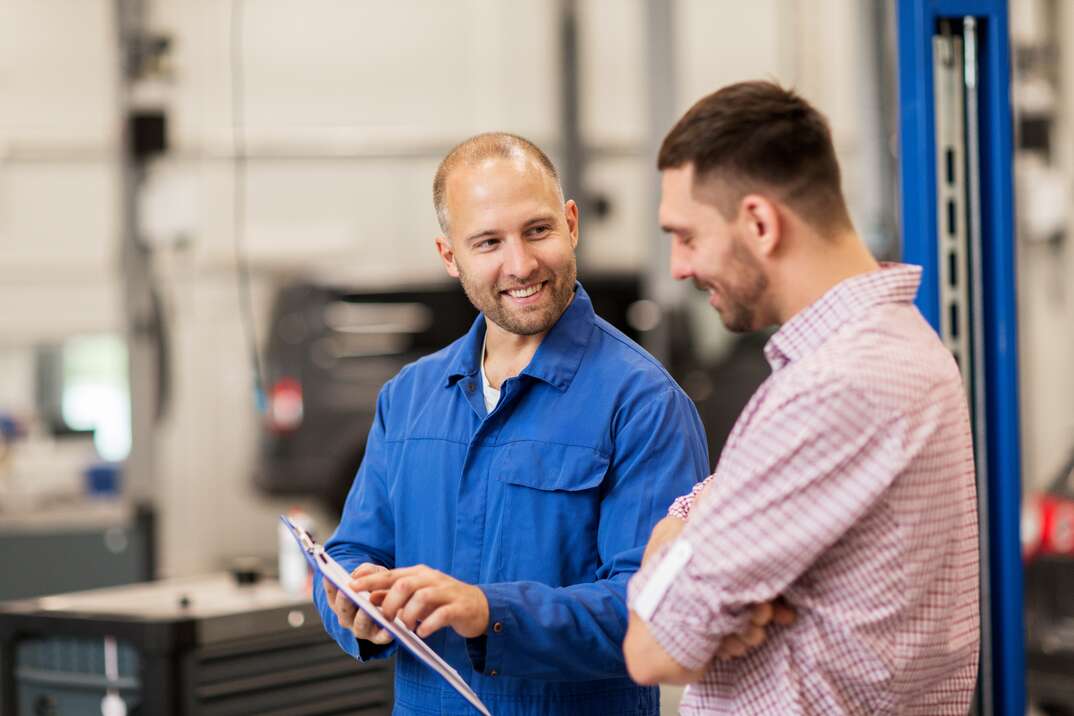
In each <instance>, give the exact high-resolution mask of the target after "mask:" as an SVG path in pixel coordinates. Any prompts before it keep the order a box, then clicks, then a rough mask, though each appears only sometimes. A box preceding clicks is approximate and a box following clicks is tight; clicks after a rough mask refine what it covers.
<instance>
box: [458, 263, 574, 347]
mask: <svg viewBox="0 0 1074 716" xmlns="http://www.w3.org/2000/svg"><path fill="white" fill-rule="evenodd" d="M577 278H578V265H577V261H576V260H575V259H574V257H573V256H572V257H571V261H570V264H569V265H568V266H567V267H566V268H565V269H564V270H563V272H562V273H560V274H558V275H553V276H550V277H549V278H548V279H547V280H548V284H547V285H546V286H545V287H544V290H546V291H548V292H549V294H550V300H549V301H548V302H547V303H546V304H545V305H544V306H543V307H541V308H534V309H526V308H523V309H522V310H514V311H512V310H511V309H510V308H509V304H508V303H507V301H508V300H509V299H505V298H504V297H503V295H502V294H501V293H500V289H498V288H496V287H493V288H484V287H482V286H479V285H476V283H475V282H474V281H471V280H470V278H469V276H467V274H466V272H465V271H463V270H462V268H461V267H459V282H460V283H461V284H462V290H463V291H465V292H466V297H467V298H469V299H470V303H472V304H473V305H474V308H476V309H477V310H479V311H481V312H482V313H483V314H485V318H487V319H489V320H490V321H492V322H493V323H495V324H496V325H497V326H499V327H500V328H502V329H504V330H505V331H507V332H508V333H513V334H514V335H516V336H533V335H537V334H539V333H544V332H545V331H547V330H548V329H550V328H551V327H552V326H554V325H555V324H556V321H558V320H559V317H560V316H562V315H563V312H564V311H565V310H567V306H568V305H570V302H571V299H572V298H573V297H574V283H575V281H576V280H577Z"/></svg>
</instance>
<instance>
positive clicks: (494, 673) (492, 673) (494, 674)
mask: <svg viewBox="0 0 1074 716" xmlns="http://www.w3.org/2000/svg"><path fill="white" fill-rule="evenodd" d="M498 673H500V672H498V671H496V669H493V670H492V671H490V672H489V676H496V674H498Z"/></svg>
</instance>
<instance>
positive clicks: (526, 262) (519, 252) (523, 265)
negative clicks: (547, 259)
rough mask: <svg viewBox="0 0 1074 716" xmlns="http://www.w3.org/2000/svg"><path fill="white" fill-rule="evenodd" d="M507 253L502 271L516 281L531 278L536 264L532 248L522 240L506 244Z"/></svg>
mask: <svg viewBox="0 0 1074 716" xmlns="http://www.w3.org/2000/svg"><path fill="white" fill-rule="evenodd" d="M506 248H507V253H506V255H505V256H504V260H503V270H504V272H505V273H507V274H508V275H509V276H513V277H514V278H515V279H517V280H518V281H520V282H521V281H525V280H526V279H527V278H531V277H532V276H533V274H534V273H536V271H537V267H538V262H537V257H536V256H535V255H534V252H533V247H532V246H530V243H529V242H528V241H526V240H524V239H521V238H519V239H515V240H512V241H508V242H507V247H506Z"/></svg>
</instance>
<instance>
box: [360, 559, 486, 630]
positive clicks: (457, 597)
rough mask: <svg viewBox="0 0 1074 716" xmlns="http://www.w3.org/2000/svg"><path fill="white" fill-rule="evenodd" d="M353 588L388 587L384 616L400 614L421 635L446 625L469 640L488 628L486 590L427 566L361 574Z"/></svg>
mask: <svg viewBox="0 0 1074 716" xmlns="http://www.w3.org/2000/svg"><path fill="white" fill-rule="evenodd" d="M350 587H351V589H354V590H356V591H369V592H373V591H378V590H385V591H386V594H385V596H384V600H383V602H382V603H381V605H380V609H381V612H383V613H384V616H385V617H387V618H388V619H394V618H396V617H398V618H399V619H400V620H401V621H402V622H403V623H404V624H406V625H407V626H408V627H410V628H411V629H413V630H415V631H416V632H417V633H418V636H420V637H422V638H425V637H427V636H429V635H430V634H432V633H434V632H436V631H438V630H440V629H443V628H444V627H451V628H452V629H454V630H455V631H456V632H457V633H458V634H459V635H460V636H462V637H465V638H468V639H469V638H473V637H477V636H481V635H482V634H484V633H485V630H486V629H488V624H489V605H488V600H487V599H486V598H485V593H484V592H482V591H481V589H480V588H478V587H475V586H473V585H471V584H466V583H465V582H460V581H459V580H457V579H455V578H454V577H451V576H449V575H447V574H444V573H443V572H440V571H437V570H435V569H432V568H431V567H426V566H425V565H418V566H416V567H405V568H402V569H392V570H387V571H383V572H377V573H374V574H366V575H362V576H359V577H357V578H355V579H354V580H352V581H351V583H350Z"/></svg>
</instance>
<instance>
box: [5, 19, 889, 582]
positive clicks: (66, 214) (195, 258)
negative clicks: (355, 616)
mask: <svg viewBox="0 0 1074 716" xmlns="http://www.w3.org/2000/svg"><path fill="white" fill-rule="evenodd" d="M644 1H645V0H581V2H580V6H579V8H580V43H581V63H582V65H581V73H582V74H581V87H582V95H583V102H582V107H581V112H582V129H583V135H584V137H585V140H586V142H587V144H588V145H589V146H591V147H592V148H593V161H592V164H591V165H590V166H589V169H588V172H587V176H586V182H587V185H588V187H589V188H590V190H593V191H596V192H599V193H604V194H606V195H607V196H608V197H609V198H610V199H611V201H612V204H613V210H612V213H611V215H610V216H609V217H608V218H607V219H605V220H603V221H597V220H596V219H595V218H594V217H588V218H587V217H586V216H583V244H582V249H581V250H582V252H583V258H584V260H585V261H586V265H587V266H588V267H589V268H590V270H597V269H625V270H635V269H639V268H641V267H643V266H644V265H646V262H647V261H648V259H649V256H650V251H651V249H652V246H653V242H655V241H661V240H662V238H661V237H660V235H659V232H658V231H657V230H656V227H655V226H653V225H651V224H652V217H650V216H648V213H647V212H648V207H649V205H650V196H649V192H650V191H651V187H652V172H653V163H654V158H653V157H651V156H647V154H646V149H645V146H646V141H647V136H648V128H647V127H646V121H647V116H648V113H647V111H646V107H645V102H646V97H647V77H646V72H647V67H648V64H647V58H646V56H645V52H646V46H647V45H646V36H645V32H646V30H645V12H646V8H645V6H644ZM231 8H232V6H231V3H227V2H221V1H220V0H186V1H184V2H181V3H177V2H171V1H170V0H152V1H151V2H150V3H149V13H148V17H149V23H150V26H151V28H152V29H154V30H156V31H160V32H164V33H166V34H168V35H170V36H171V37H172V40H173V47H174V52H173V55H172V58H171V63H170V65H171V74H170V77H166V78H163V79H161V80H159V81H157V82H155V83H154V84H153V85H151V86H145V87H142V88H140V89H139V92H138V95H137V96H138V97H139V98H140V99H141V101H142V102H143V103H144V104H157V105H159V106H161V107H163V108H165V109H166V110H167V112H168V117H169V122H170V129H171V133H170V141H171V145H172V151H171V152H170V153H169V155H168V156H167V157H165V158H163V159H160V160H156V161H155V162H154V163H153V165H152V167H151V171H150V175H149V180H148V184H147V187H146V191H145V193H144V195H143V197H142V207H143V212H144V213H145V219H146V222H145V233H146V235H147V237H148V238H149V239H150V240H151V241H152V242H153V245H154V247H155V257H154V261H153V264H154V270H155V272H156V274H157V276H158V279H159V281H160V283H161V287H162V293H163V296H164V301H165V305H166V310H167V313H168V316H169V318H170V320H171V331H172V349H173V355H172V359H173V360H172V365H173V371H174V381H175V384H174V386H173V387H174V396H175V397H174V403H173V405H172V407H171V411H170V413H169V415H168V417H167V419H166V421H165V422H164V424H163V425H162V426H161V428H160V431H159V441H158V445H157V456H156V457H157V460H156V461H157V474H156V487H157V497H158V504H159V506H160V507H161V508H162V515H161V528H162V535H161V549H162V554H161V557H162V560H161V563H162V567H163V569H164V571H165V572H166V573H168V574H189V573H193V572H199V571H205V570H208V569H213V568H216V567H217V566H219V565H220V564H221V563H222V561H224V560H226V559H227V558H229V557H232V556H236V555H240V554H250V553H262V554H270V553H271V552H272V550H273V549H274V546H273V545H274V542H273V534H274V529H275V527H274V521H273V516H274V513H275V512H277V511H278V510H279V509H280V508H281V506H282V505H281V504H280V503H279V502H277V501H271V500H267V499H264V498H262V497H260V496H258V495H256V494H255V493H254V492H253V490H252V487H251V477H250V475H251V470H252V467H253V456H254V454H255V450H256V434H257V418H256V415H255V413H254V410H253V405H252V397H251V396H252V394H251V388H250V386H251V383H252V380H251V372H250V367H249V359H248V357H247V355H246V353H245V348H244V344H243V338H242V326H241V323H240V320H239V302H238V299H237V287H236V285H235V276H234V258H233V251H234V248H233V239H234V237H233V234H232V227H233V221H234V215H233V199H234V193H233V192H234V177H235V173H234V164H233V156H234V148H233V143H232V131H233V130H232V112H231V102H232V96H231V91H232V86H231V80H232V76H231V69H230V67H231V25H230V23H231V18H232V15H231ZM242 8H243V31H242V44H243V54H242V57H243V68H244V92H243V94H242V105H241V106H242V108H243V111H244V120H245V131H244V136H245V139H246V144H247V152H248V155H249V159H248V162H247V165H246V167H247V168H246V195H245V209H246V211H245V214H246V220H247V235H246V247H247V251H248V254H249V256H250V261H251V264H252V266H253V267H254V270H255V282H254V290H255V296H256V301H255V303H256V306H257V311H258V321H259V323H258V331H259V335H260V336H262V337H263V336H264V328H265V325H264V322H265V313H266V311H267V308H268V298H269V296H270V295H271V290H272V287H273V285H274V284H275V283H276V282H277V281H278V280H280V279H281V277H285V276H289V275H294V274H296V273H306V272H317V273H319V274H324V275H331V276H333V277H335V278H346V279H347V280H352V281H357V282H360V283H361V284H363V285H372V284H385V283H395V282H399V281H407V282H423V281H427V280H439V279H441V277H442V270H441V268H440V267H439V264H438V261H437V259H436V256H435V253H434V251H433V247H432V237H433V236H434V235H435V233H436V224H435V217H434V215H433V211H432V208H431V206H430V204H431V201H430V184H431V180H432V174H433V171H434V169H435V166H436V162H437V161H438V159H439V157H440V156H441V155H442V153H443V152H444V151H446V150H447V149H448V148H449V147H450V146H451V145H452V144H453V143H455V142H457V141H459V140H461V139H463V138H465V137H466V136H469V135H471V134H473V133H476V132H479V131H484V130H492V129H506V130H509V131H515V132H518V133H521V134H523V135H526V136H529V137H531V138H532V139H534V140H535V141H537V142H538V143H539V144H542V145H543V146H545V147H546V148H548V149H549V150H550V152H551V153H552V154H553V156H556V155H557V154H558V152H559V149H560V137H559V134H558V133H559V127H558V122H559V102H560V98H559V91H560V90H559V72H560V68H559V64H560V57H559V50H558V44H557V43H558V40H557V37H556V22H557V20H556V16H555V12H556V3H554V2H549V1H548V0H517V1H512V2H509V3H508V2H501V1H500V0H466V1H465V2H438V1H436V0H402V1H398V2H392V3H383V2H373V1H372V0H363V1H361V2H359V1H355V0H317V1H316V2H299V1H298V0H257V1H256V2H254V1H251V0H246V1H245V2H244V3H243V4H242ZM673 10H674V16H675V31H676V33H677V38H676V41H675V43H674V48H675V61H676V64H677V66H678V70H679V82H678V86H677V88H676V95H677V98H678V99H677V103H678V105H679V106H678V107H677V108H676V111H681V110H685V109H686V108H687V107H688V106H689V105H690V104H692V103H693V102H694V101H695V100H696V99H698V98H699V97H700V96H701V95H703V94H705V93H708V92H710V91H712V90H714V89H716V88H718V87H719V86H720V85H722V84H725V83H728V82H732V81H736V80H740V79H751V78H764V77H769V78H774V79H777V80H780V81H783V82H785V83H791V84H795V85H796V86H798V88H799V89H800V90H801V91H802V92H803V93H804V94H805V95H806V96H807V97H809V98H811V99H813V100H814V101H816V102H817V103H818V105H819V106H820V107H821V108H822V109H823V110H824V111H826V113H827V114H828V115H829V117H830V119H831V121H832V126H833V130H834V133H835V138H836V143H837V145H838V150H839V152H840V157H841V159H842V161H843V163H844V168H845V171H846V176H847V180H848V181H847V184H848V190H849V193H850V198H851V202H852V204H854V205H855V206H857V205H859V204H860V203H862V202H861V201H859V197H857V196H856V192H857V191H858V188H859V187H860V186H862V185H864V184H866V183H867V180H868V176H869V172H870V171H873V170H874V168H871V167H870V165H868V164H867V162H866V155H867V154H868V151H867V150H868V149H869V142H870V141H871V136H872V135H871V134H870V129H869V126H868V125H867V124H866V123H865V122H863V121H861V117H862V116H863V114H864V113H865V111H866V108H865V107H863V97H867V96H868V95H867V93H865V94H863V92H862V91H861V87H862V85H863V83H866V82H868V81H869V78H868V77H867V76H866V74H864V73H865V70H864V69H863V68H864V67H865V66H866V63H865V62H864V61H863V59H862V55H863V53H866V52H868V51H869V50H868V47H866V46H865V43H864V40H862V39H861V36H862V35H863V33H862V32H861V31H860V27H859V26H860V24H861V23H862V22H863V19H862V17H861V11H860V8H859V6H858V3H857V2H855V0H824V2H821V3H816V2H813V1H811V0H756V1H755V2H751V3H747V4H742V3H740V2H734V1H733V0H718V1H711V0H679V1H678V2H676V3H674V6H673ZM111 13H112V3H111V2H110V1H109V0H7V2H4V3H2V4H0V33H6V37H5V38H4V39H5V41H4V42H2V43H0V105H3V106H4V107H5V108H7V107H14V108H15V109H14V110H13V111H7V110H6V109H5V111H3V112H0V122H2V124H0V299H2V300H0V305H5V306H6V305H18V306H20V308H21V309H22V310H19V311H15V312H11V311H0V350H4V351H6V353H5V355H7V356H9V357H8V358H5V359H3V360H0V381H5V380H10V381H15V382H18V383H23V382H25V381H26V378H25V370H24V369H22V368H18V366H25V365H26V361H25V355H23V356H22V357H21V358H20V357H18V355H19V354H18V350H21V349H17V347H18V346H28V345H30V344H31V343H32V342H33V341H34V340H35V339H38V338H40V337H42V336H44V335H47V334H50V333H56V334H65V333H70V332H76V331H85V330H94V329H102V328H108V327H112V328H118V327H119V326H120V325H121V323H120V318H121V315H122V312H121V304H120V302H119V297H120V292H119V283H118V276H117V274H116V270H115V266H116V265H117V260H116V257H115V252H116V248H117V246H118V242H117V240H118V236H117V234H118V230H119V220H118V206H119V200H120V197H119V193H118V187H117V182H116V173H115V163H114V161H113V157H114V153H115V137H116V131H115V129H116V127H117V126H118V117H117V112H116V107H117V101H116V86H117V81H116V67H117V59H116V56H115V46H114V32H113V28H112V25H111V21H112V15H111ZM848 38H849V39H848ZM46 159H47V161H46ZM892 200H893V199H892ZM583 278H584V277H583ZM4 301H7V302H4ZM710 325H711V333H710V334H709V335H710V336H711V337H713V339H714V340H716V341H717V342H719V340H720V339H721V338H720V337H721V335H722V334H721V331H720V329H719V328H718V327H717V322H716V321H715V320H712V321H711V323H710ZM3 346H7V347H6V348H4V347H3ZM12 356H14V357H12ZM17 392H19V391H18V389H9V388H8V386H6V385H5V387H4V389H3V390H0V399H5V400H6V399H8V398H7V396H8V395H10V394H13V393H17ZM195 522H196V524H197V525H198V529H196V530H194V531H193V532H192V531H191V530H190V526H191V524H194V523H195Z"/></svg>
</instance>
